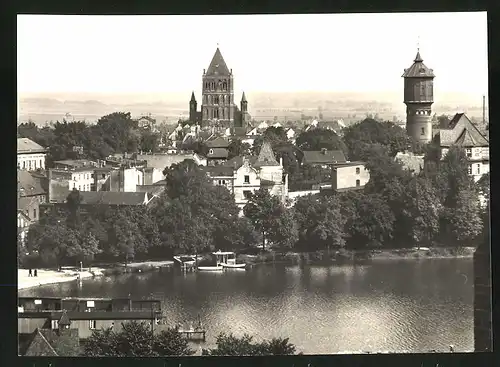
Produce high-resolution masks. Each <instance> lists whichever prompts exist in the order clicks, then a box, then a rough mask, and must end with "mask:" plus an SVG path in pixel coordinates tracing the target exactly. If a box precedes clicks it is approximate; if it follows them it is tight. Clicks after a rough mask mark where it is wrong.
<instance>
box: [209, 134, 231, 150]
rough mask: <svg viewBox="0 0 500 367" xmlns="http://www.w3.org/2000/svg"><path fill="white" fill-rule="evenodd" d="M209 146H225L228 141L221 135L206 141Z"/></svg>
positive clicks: (227, 144)
mask: <svg viewBox="0 0 500 367" xmlns="http://www.w3.org/2000/svg"><path fill="white" fill-rule="evenodd" d="M206 145H207V147H209V148H227V147H229V141H228V140H227V139H225V138H223V137H218V138H215V139H212V140H208V141H207V142H206Z"/></svg>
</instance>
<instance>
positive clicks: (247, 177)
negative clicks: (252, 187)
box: [245, 175, 250, 184]
mask: <svg viewBox="0 0 500 367" xmlns="http://www.w3.org/2000/svg"><path fill="white" fill-rule="evenodd" d="M245 183H246V184H249V183H250V176H248V175H245Z"/></svg>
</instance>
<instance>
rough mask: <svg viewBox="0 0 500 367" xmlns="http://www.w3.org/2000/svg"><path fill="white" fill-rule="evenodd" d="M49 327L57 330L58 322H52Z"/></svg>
mask: <svg viewBox="0 0 500 367" xmlns="http://www.w3.org/2000/svg"><path fill="white" fill-rule="evenodd" d="M51 326H52V329H57V328H58V327H59V321H58V320H52V322H51Z"/></svg>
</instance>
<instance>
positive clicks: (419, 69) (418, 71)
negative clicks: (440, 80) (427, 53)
mask: <svg viewBox="0 0 500 367" xmlns="http://www.w3.org/2000/svg"><path fill="white" fill-rule="evenodd" d="M423 61H424V59H422V56H420V51H417V55H416V56H415V59H414V60H413V65H412V66H410V68H409V69H405V71H404V74H403V75H402V77H403V78H434V77H435V75H434V72H433V70H432V69H429V68H428V67H427V66H425V65H424V63H423Z"/></svg>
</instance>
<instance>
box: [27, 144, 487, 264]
mask: <svg viewBox="0 0 500 367" xmlns="http://www.w3.org/2000/svg"><path fill="white" fill-rule="evenodd" d="M371 154H372V157H373V158H374V162H379V164H380V165H378V166H375V165H373V166H372V165H370V166H369V169H370V171H371V172H372V179H371V181H370V182H369V184H368V185H367V186H366V187H365V188H364V189H363V190H358V191H351V192H343V193H330V194H318V195H309V196H305V197H301V198H299V199H298V200H297V202H296V203H295V204H294V205H293V206H290V205H289V204H290V203H282V202H280V200H279V199H278V198H277V197H273V196H271V195H270V194H269V192H268V191H267V190H265V189H261V190H259V191H257V192H255V193H253V194H252V195H250V198H249V201H248V203H247V205H246V206H245V207H244V208H243V213H244V216H241V217H240V216H239V215H238V213H239V208H238V207H237V206H236V204H235V202H234V198H233V196H232V194H231V193H230V192H229V191H228V190H227V189H226V188H225V187H222V186H214V185H213V183H212V182H211V180H210V179H209V178H208V177H207V175H206V173H205V171H204V170H203V169H202V167H199V166H197V165H196V164H195V163H194V162H193V161H190V160H187V161H184V162H182V163H179V164H177V165H173V166H172V167H170V168H168V169H166V170H165V172H164V173H165V174H166V188H165V192H164V193H163V194H162V195H161V196H160V197H159V198H157V199H156V200H155V201H154V202H153V203H152V204H151V206H149V207H145V206H140V207H117V208H110V207H106V206H102V207H100V206H94V207H91V208H85V211H84V210H83V208H82V206H81V205H80V194H79V192H78V191H76V190H75V191H73V192H72V193H71V194H70V195H69V196H68V200H67V203H66V205H65V207H63V208H61V209H60V210H54V211H52V212H50V213H49V214H48V215H47V216H46V217H43V218H42V219H41V221H40V223H39V224H35V225H33V226H32V227H30V230H29V232H28V236H27V242H26V248H25V252H28V253H31V254H37V255H36V256H35V255H32V256H33V257H35V258H36V259H38V260H39V261H41V262H43V263H44V264H46V265H61V264H65V263H69V264H74V262H75V261H85V262H86V263H88V262H91V261H93V260H95V259H96V258H97V259H102V260H104V259H107V260H117V261H124V260H125V261H127V260H128V259H131V258H136V259H137V258H146V257H169V256H171V255H172V254H175V253H205V252H209V251H213V250H216V249H221V250H233V251H243V250H245V249H248V248H255V247H256V246H257V245H261V246H262V248H263V249H267V247H268V246H269V245H272V246H273V247H275V248H278V249H281V250H290V249H294V250H297V251H317V250H328V249H340V248H346V249H375V248H389V249H390V248H408V247H414V246H433V245H436V244H443V245H447V246H468V245H474V244H476V243H477V241H479V240H481V239H482V238H483V237H482V236H483V235H484V232H483V223H486V222H487V218H488V215H489V211H488V208H486V209H485V210H483V209H481V207H480V206H479V199H478V195H479V192H480V191H483V192H486V191H485V190H489V183H488V181H487V180H488V178H487V176H485V178H484V179H483V180H481V181H480V182H479V184H475V183H474V182H473V181H472V179H471V178H470V176H469V175H468V174H467V160H466V157H465V154H464V152H462V150H460V149H458V148H456V149H451V150H450V152H449V153H448V155H447V156H446V157H445V158H444V160H443V161H442V162H441V163H440V165H439V170H432V169H428V170H424V171H423V172H422V173H421V174H419V175H416V176H412V175H411V174H409V173H408V172H407V171H405V170H403V169H402V167H401V165H400V164H399V163H398V162H395V161H394V159H393V158H391V157H390V156H389V155H388V154H387V153H386V152H385V151H381V150H380V147H374V148H373V150H372V153H371ZM377 154H378V156H377ZM372 164H373V163H372ZM287 204H288V205H287Z"/></svg>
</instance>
